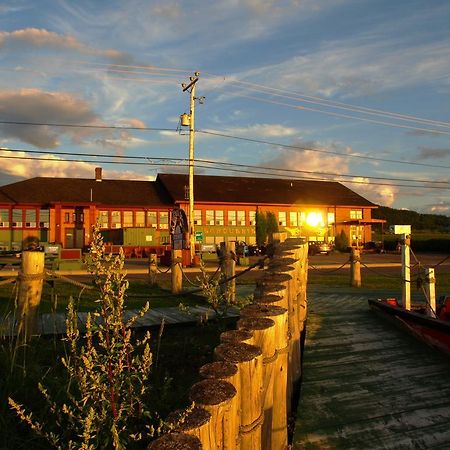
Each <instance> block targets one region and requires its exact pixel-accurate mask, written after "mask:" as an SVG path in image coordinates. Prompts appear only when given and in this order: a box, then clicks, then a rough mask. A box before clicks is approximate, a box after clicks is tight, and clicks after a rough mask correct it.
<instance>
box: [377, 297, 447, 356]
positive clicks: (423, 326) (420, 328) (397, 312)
mask: <svg viewBox="0 0 450 450" xmlns="http://www.w3.org/2000/svg"><path fill="white" fill-rule="evenodd" d="M369 306H370V307H371V308H372V310H374V311H375V312H376V313H378V314H379V315H381V316H383V317H385V318H388V319H391V321H393V322H394V323H395V324H396V325H398V326H400V327H402V328H404V329H406V330H407V331H408V332H410V333H411V334H413V335H414V336H415V337H417V338H418V339H420V340H422V341H424V342H425V343H427V344H428V345H430V346H432V347H434V348H436V349H438V350H440V351H441V352H443V353H445V354H446V355H447V356H450V322H444V321H443V320H439V319H434V318H432V317H428V316H425V315H423V314H420V313H417V312H414V311H407V310H405V309H403V308H401V307H398V306H393V305H389V304H387V303H385V302H382V301H380V300H369Z"/></svg>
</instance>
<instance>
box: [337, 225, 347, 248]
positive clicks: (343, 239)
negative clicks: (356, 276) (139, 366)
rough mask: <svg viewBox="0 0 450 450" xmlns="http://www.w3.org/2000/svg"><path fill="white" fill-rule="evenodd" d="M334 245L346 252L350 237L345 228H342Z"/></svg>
mask: <svg viewBox="0 0 450 450" xmlns="http://www.w3.org/2000/svg"><path fill="white" fill-rule="evenodd" d="M334 245H335V247H336V250H339V251H340V252H345V251H346V250H347V248H348V237H347V235H346V234H345V231H344V230H341V232H340V234H339V236H336V238H335V241H334Z"/></svg>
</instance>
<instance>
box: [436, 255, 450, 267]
mask: <svg viewBox="0 0 450 450" xmlns="http://www.w3.org/2000/svg"><path fill="white" fill-rule="evenodd" d="M448 258H450V255H449V256H446V257H445V258H444V259H443V260H442V261H439V262H438V263H437V264H435V265H434V266H431V267H432V268H433V269H435V268H436V267H438V266H440V265H441V264H442V263H444V262H445V261H447V259H448Z"/></svg>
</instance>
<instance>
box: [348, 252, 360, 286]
mask: <svg viewBox="0 0 450 450" xmlns="http://www.w3.org/2000/svg"><path fill="white" fill-rule="evenodd" d="M350 284H351V286H352V287H361V250H360V249H359V248H358V247H352V252H351V255H350Z"/></svg>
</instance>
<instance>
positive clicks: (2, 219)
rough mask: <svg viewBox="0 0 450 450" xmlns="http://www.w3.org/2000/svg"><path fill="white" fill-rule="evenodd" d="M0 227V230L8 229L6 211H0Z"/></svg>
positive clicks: (7, 214)
mask: <svg viewBox="0 0 450 450" xmlns="http://www.w3.org/2000/svg"><path fill="white" fill-rule="evenodd" d="M0 227H1V228H8V227H9V210H8V209H0Z"/></svg>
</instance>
